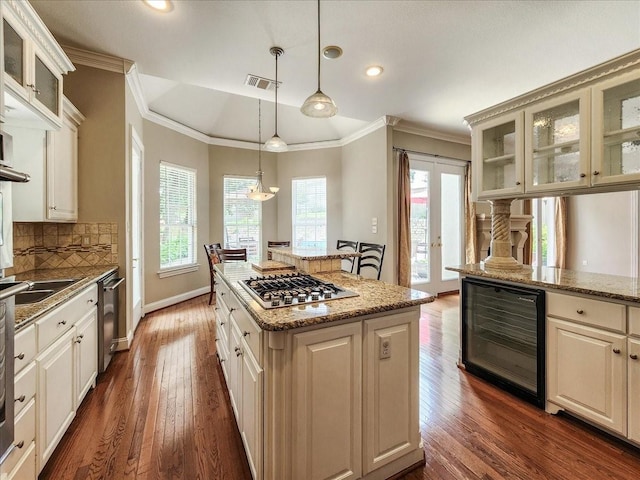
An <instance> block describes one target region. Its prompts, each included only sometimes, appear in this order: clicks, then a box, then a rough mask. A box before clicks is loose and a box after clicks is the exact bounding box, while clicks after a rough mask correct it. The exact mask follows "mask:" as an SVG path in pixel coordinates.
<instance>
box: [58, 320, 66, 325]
mask: <svg viewBox="0 0 640 480" xmlns="http://www.w3.org/2000/svg"><path fill="white" fill-rule="evenodd" d="M66 324H67V321H66V320H60V321H59V322H58V325H66Z"/></svg>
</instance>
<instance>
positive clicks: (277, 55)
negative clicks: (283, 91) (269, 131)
mask: <svg viewBox="0 0 640 480" xmlns="http://www.w3.org/2000/svg"><path fill="white" fill-rule="evenodd" d="M279 56H280V54H279V53H276V136H278V57H279Z"/></svg>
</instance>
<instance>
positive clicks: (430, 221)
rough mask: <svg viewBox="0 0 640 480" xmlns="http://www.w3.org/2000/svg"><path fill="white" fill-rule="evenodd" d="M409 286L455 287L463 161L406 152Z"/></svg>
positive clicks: (461, 221)
mask: <svg viewBox="0 0 640 480" xmlns="http://www.w3.org/2000/svg"><path fill="white" fill-rule="evenodd" d="M409 162H410V168H411V172H410V176H411V288H415V289H417V290H422V291H426V292H429V293H432V294H438V293H442V292H449V291H453V290H457V289H458V274H457V273H456V272H450V271H448V270H445V267H447V266H453V265H462V264H464V263H465V262H464V175H465V164H464V162H460V161H455V160H445V159H441V158H436V157H431V156H427V155H417V154H409Z"/></svg>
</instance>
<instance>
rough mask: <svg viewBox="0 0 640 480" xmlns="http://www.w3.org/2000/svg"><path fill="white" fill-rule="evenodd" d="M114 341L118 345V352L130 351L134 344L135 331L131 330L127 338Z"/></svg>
mask: <svg viewBox="0 0 640 480" xmlns="http://www.w3.org/2000/svg"><path fill="white" fill-rule="evenodd" d="M113 340H114V342H115V344H116V350H115V351H116V352H121V351H123V350H129V347H131V342H133V331H132V330H129V333H127V336H126V337H120V338H114V339H113Z"/></svg>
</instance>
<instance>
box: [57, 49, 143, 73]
mask: <svg viewBox="0 0 640 480" xmlns="http://www.w3.org/2000/svg"><path fill="white" fill-rule="evenodd" d="M62 48H64V51H65V52H66V53H67V55H69V58H70V59H71V61H73V63H77V64H78V65H84V66H86V67H93V68H99V69H100V70H106V71H108V72H114V73H122V74H124V75H126V74H128V73H129V72H130V71H131V69H132V68H133V66H134V65H135V62H133V61H131V60H127V59H126V58H120V57H114V56H112V55H106V54H104V53H96V52H90V51H88V50H82V49H81V48H75V47H70V46H68V45H64V46H63V47H62Z"/></svg>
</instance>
